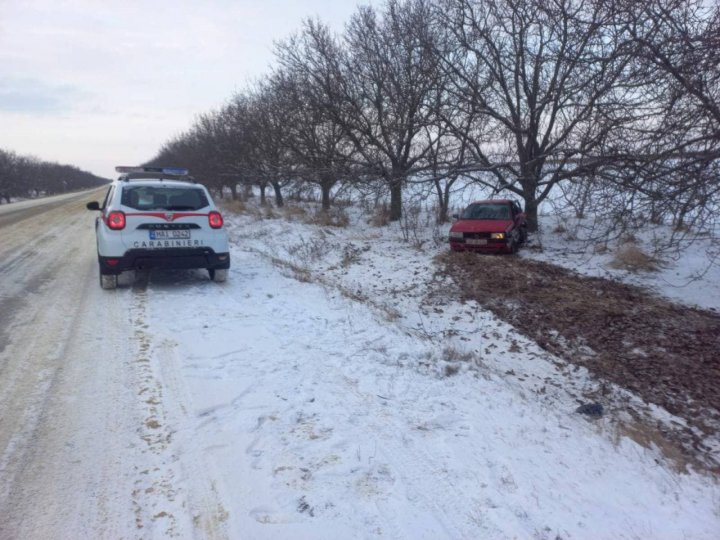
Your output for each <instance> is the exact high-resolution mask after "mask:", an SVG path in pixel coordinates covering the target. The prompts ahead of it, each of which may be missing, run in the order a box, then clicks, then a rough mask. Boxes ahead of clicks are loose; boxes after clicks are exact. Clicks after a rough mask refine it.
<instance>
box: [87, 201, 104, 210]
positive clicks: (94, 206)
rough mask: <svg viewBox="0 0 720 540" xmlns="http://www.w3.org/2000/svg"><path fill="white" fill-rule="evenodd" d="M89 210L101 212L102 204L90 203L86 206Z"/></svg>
mask: <svg viewBox="0 0 720 540" xmlns="http://www.w3.org/2000/svg"><path fill="white" fill-rule="evenodd" d="M85 208H87V209H88V210H100V203H99V202H97V201H92V202H89V203H87V204H86V205H85Z"/></svg>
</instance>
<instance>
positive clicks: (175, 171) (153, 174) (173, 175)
mask: <svg viewBox="0 0 720 540" xmlns="http://www.w3.org/2000/svg"><path fill="white" fill-rule="evenodd" d="M115 171H116V172H119V173H122V174H121V175H120V177H119V178H118V180H121V181H123V182H129V181H130V180H138V179H149V178H152V179H158V180H185V181H187V182H195V180H194V179H193V178H192V177H191V176H189V174H190V171H188V170H187V169H185V168H182V167H126V166H118V167H115Z"/></svg>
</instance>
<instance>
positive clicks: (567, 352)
mask: <svg viewBox="0 0 720 540" xmlns="http://www.w3.org/2000/svg"><path fill="white" fill-rule="evenodd" d="M439 263H440V266H441V268H442V269H443V271H444V272H446V273H447V275H450V276H452V277H453V279H454V280H455V282H456V284H457V285H458V288H459V290H460V294H461V295H462V296H464V297H465V298H467V299H473V300H475V301H477V302H478V303H480V304H481V305H483V306H485V307H486V308H488V309H490V310H491V311H492V312H493V313H495V315H497V316H498V317H500V318H501V319H503V320H505V321H507V322H508V323H510V324H512V325H513V326H514V327H515V328H517V329H518V330H520V331H521V332H523V333H524V334H526V335H527V336H529V337H530V338H532V339H533V340H535V341H536V342H537V343H538V344H539V345H540V346H541V347H543V348H544V349H545V350H548V351H550V352H552V353H553V354H556V355H557V356H559V357H561V358H563V359H565V360H567V361H568V362H571V363H573V364H576V365H581V366H584V367H586V368H587V369H588V370H590V371H591V372H592V373H593V374H595V375H596V376H599V377H600V378H602V379H604V380H607V381H610V382H612V383H615V384H617V385H618V386H620V387H622V388H625V389H627V390H630V391H631V392H633V393H634V394H635V395H637V396H639V397H641V398H642V399H643V400H645V401H646V402H648V403H652V404H656V405H659V406H661V407H663V408H664V409H665V410H667V411H668V412H670V413H672V414H673V415H676V416H678V417H681V418H683V419H684V420H685V421H686V422H687V425H686V426H681V425H675V426H673V427H672V429H668V428H667V427H666V426H659V425H657V426H654V427H653V429H654V430H656V431H657V433H656V435H657V437H660V438H662V439H663V440H664V442H666V443H668V444H671V445H673V446H675V447H679V448H680V449H681V451H682V453H683V455H684V456H685V458H686V459H687V460H688V462H689V463H692V464H694V465H696V466H702V468H705V469H710V470H713V471H714V472H720V455H718V449H717V448H715V449H713V448H711V447H710V445H709V444H708V440H710V439H716V438H717V436H718V427H719V426H720V315H719V314H717V313H714V312H710V311H704V310H700V309H693V308H689V307H686V306H681V305H678V304H674V303H672V302H669V301H667V300H664V299H661V298H658V297H657V296H654V295H652V294H650V293H648V292H647V291H644V290H643V289H640V288H638V287H633V286H629V285H624V284H621V283H618V282H616V281H610V280H606V279H600V278H591V277H585V276H581V275H579V274H577V273H575V272H572V271H570V270H566V269H564V268H560V267H558V266H554V265H551V264H547V263H542V262H538V261H531V260H527V259H521V258H517V257H507V256H483V255H479V256H478V255H476V254H453V253H448V254H446V255H443V256H441V257H440V260H439ZM634 412H635V411H633V413H634ZM633 416H636V415H635V414H633ZM636 431H637V430H636ZM654 446H657V447H661V448H662V446H663V445H661V444H655V445H654ZM665 454H666V455H668V454H669V452H665ZM669 457H673V458H674V457H675V456H669Z"/></svg>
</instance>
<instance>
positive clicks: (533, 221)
mask: <svg viewBox="0 0 720 540" xmlns="http://www.w3.org/2000/svg"><path fill="white" fill-rule="evenodd" d="M523 198H524V199H525V219H526V220H527V230H528V232H537V230H538V203H537V200H536V199H535V194H532V195H527V194H526V195H525V196H524V197H523Z"/></svg>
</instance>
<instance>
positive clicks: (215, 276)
mask: <svg viewBox="0 0 720 540" xmlns="http://www.w3.org/2000/svg"><path fill="white" fill-rule="evenodd" d="M208 274H210V279H212V280H213V281H214V282H215V283H222V282H223V281H225V280H227V275H228V271H227V269H225V268H208Z"/></svg>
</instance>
